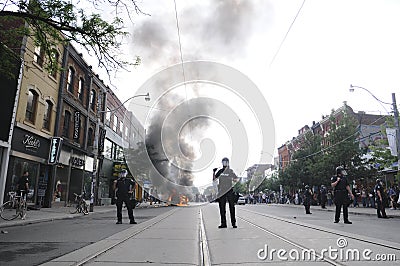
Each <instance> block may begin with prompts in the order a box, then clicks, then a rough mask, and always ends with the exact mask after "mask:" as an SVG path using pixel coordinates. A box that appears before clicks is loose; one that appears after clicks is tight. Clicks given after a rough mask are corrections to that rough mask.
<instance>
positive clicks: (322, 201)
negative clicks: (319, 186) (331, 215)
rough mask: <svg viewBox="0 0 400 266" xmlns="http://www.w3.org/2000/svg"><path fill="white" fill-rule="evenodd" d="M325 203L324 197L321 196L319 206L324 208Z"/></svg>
mask: <svg viewBox="0 0 400 266" xmlns="http://www.w3.org/2000/svg"><path fill="white" fill-rule="evenodd" d="M325 204H326V197H322V198H321V208H322V209H325Z"/></svg>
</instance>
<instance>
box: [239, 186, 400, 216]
mask: <svg viewBox="0 0 400 266" xmlns="http://www.w3.org/2000/svg"><path fill="white" fill-rule="evenodd" d="M352 187H353V188H352V192H353V195H354V200H353V201H352V202H351V204H350V206H349V207H354V208H357V207H364V208H376V193H375V186H374V185H368V186H364V185H361V186H359V185H357V184H355V185H353V186H352ZM304 191H305V188H299V189H297V190H294V191H293V192H290V193H282V195H281V194H280V192H275V191H265V192H262V191H261V192H258V193H250V194H249V195H247V196H246V197H247V203H249V204H257V203H266V204H268V203H279V204H295V205H303V204H304ZM311 191H312V196H311V202H310V205H311V206H321V208H325V205H326V206H332V205H334V203H333V189H332V188H331V187H327V186H324V185H322V186H320V187H318V186H313V187H311ZM399 192H400V190H399V186H398V185H389V186H388V187H385V195H384V204H385V206H386V207H389V208H390V209H391V210H395V209H399V208H400V199H399Z"/></svg>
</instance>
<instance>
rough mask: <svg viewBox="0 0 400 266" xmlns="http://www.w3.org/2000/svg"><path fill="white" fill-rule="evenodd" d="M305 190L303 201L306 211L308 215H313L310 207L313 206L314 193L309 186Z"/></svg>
mask: <svg viewBox="0 0 400 266" xmlns="http://www.w3.org/2000/svg"><path fill="white" fill-rule="evenodd" d="M304 188H305V191H304V197H303V198H304V200H303V204H304V208H305V209H306V214H311V212H310V206H311V198H312V192H311V189H310V187H309V186H308V185H306V186H305V187H304Z"/></svg>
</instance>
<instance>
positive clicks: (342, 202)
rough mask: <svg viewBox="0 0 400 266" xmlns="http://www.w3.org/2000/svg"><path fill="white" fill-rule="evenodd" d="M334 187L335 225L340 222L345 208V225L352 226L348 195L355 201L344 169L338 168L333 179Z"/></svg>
mask: <svg viewBox="0 0 400 266" xmlns="http://www.w3.org/2000/svg"><path fill="white" fill-rule="evenodd" d="M331 183H332V187H333V188H334V203H335V205H336V213H335V223H338V222H339V219H340V211H341V208H342V206H343V219H344V223H345V224H352V222H350V221H349V211H348V195H350V196H351V199H354V195H353V193H352V192H351V189H350V186H349V182H348V180H347V172H346V170H344V168H343V167H341V166H338V167H336V176H333V177H332V178H331Z"/></svg>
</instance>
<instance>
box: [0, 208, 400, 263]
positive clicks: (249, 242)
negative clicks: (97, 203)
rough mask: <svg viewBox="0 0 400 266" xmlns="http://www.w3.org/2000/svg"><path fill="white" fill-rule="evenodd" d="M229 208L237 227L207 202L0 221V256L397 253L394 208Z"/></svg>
mask: <svg viewBox="0 0 400 266" xmlns="http://www.w3.org/2000/svg"><path fill="white" fill-rule="evenodd" d="M236 210H237V223H238V228H237V229H234V228H232V227H231V225H230V224H228V228H226V229H218V228H217V227H218V225H219V211H218V205H217V204H215V203H211V204H205V205H197V206H196V205H192V206H189V207H163V208H146V209H137V210H135V213H136V217H137V221H138V224H137V225H129V224H127V223H126V224H123V225H121V226H117V225H115V217H114V216H115V210H112V209H109V211H107V212H104V213H98V214H96V213H94V214H90V215H89V216H80V217H77V218H73V219H64V220H56V221H53V222H43V223H37V224H32V225H24V226H14V227H9V228H2V230H5V229H7V231H8V234H1V243H2V244H1V251H0V255H1V256H0V258H1V264H3V263H4V265H39V264H40V263H44V264H43V265H147V264H152V265H263V264H265V263H269V265H274V264H279V265H286V264H288V265H306V264H308V263H313V264H312V265H364V264H370V265H372V264H373V265H397V264H398V260H399V258H400V236H399V235H398V234H397V232H398V226H399V223H400V211H391V212H390V213H392V215H391V216H392V217H393V218H391V219H386V220H385V219H378V218H377V217H376V216H374V215H373V213H374V209H364V208H356V209H353V208H350V215H349V217H350V219H351V221H352V222H353V224H352V225H346V224H343V222H342V221H341V222H340V223H339V224H334V223H333V215H334V212H332V210H333V208H332V207H330V208H328V210H321V209H320V207H312V208H311V211H312V213H313V214H311V215H306V214H305V212H304V208H303V206H295V205H274V204H271V205H266V204H257V205H248V204H247V205H244V206H237V207H236ZM356 213H358V214H356ZM125 215H126V213H125ZM227 218H228V221H229V214H228V213H227ZM124 219H125V220H124V221H127V219H126V217H124ZM10 243H11V245H10ZM324 250H325V251H324ZM313 252H314V253H313ZM321 256H323V257H324V258H323V259H322V257H321ZM378 259H379V260H380V261H378ZM383 260H385V261H383ZM45 262H46V263H45Z"/></svg>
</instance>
